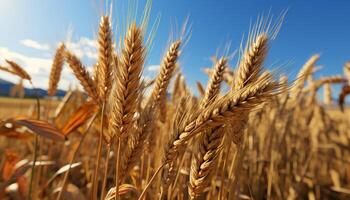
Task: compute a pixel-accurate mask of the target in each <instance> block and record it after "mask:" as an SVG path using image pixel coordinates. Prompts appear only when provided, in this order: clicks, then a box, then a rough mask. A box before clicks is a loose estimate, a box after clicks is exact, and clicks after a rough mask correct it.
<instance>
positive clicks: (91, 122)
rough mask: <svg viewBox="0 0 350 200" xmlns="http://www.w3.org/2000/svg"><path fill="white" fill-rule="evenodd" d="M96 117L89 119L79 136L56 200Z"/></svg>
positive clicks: (63, 188) (65, 183) (60, 194)
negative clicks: (83, 132)
mask: <svg viewBox="0 0 350 200" xmlns="http://www.w3.org/2000/svg"><path fill="white" fill-rule="evenodd" d="M96 116H97V114H94V115H93V117H92V118H91V121H90V122H89V124H88V126H87V128H86V130H85V134H83V136H81V138H80V141H79V144H78V146H77V148H76V149H75V150H74V152H73V156H72V158H71V159H70V161H69V168H68V170H67V172H66V173H65V174H64V178H63V184H62V189H61V190H60V192H59V194H58V196H57V198H56V200H60V199H61V198H62V194H63V191H64V190H65V188H66V186H67V181H68V177H69V173H70V170H71V168H72V164H73V162H74V159H75V157H76V156H77V154H78V152H79V149H80V148H81V146H82V144H83V142H84V140H85V138H86V136H87V134H88V132H89V130H90V128H91V126H92V124H93V123H94V121H95V119H96Z"/></svg>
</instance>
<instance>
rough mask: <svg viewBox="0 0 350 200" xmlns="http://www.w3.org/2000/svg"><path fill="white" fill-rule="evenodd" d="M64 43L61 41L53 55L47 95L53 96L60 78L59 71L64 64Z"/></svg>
mask: <svg viewBox="0 0 350 200" xmlns="http://www.w3.org/2000/svg"><path fill="white" fill-rule="evenodd" d="M65 48H66V47H65V45H64V44H63V43H62V44H60V45H59V47H58V48H57V50H56V54H55V57H54V59H53V63H52V66H51V72H50V79H49V89H48V91H47V92H48V95H50V96H53V95H55V94H56V91H57V86H58V82H59V81H60V78H61V73H62V69H63V64H64V51H65Z"/></svg>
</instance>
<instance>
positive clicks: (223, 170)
mask: <svg viewBox="0 0 350 200" xmlns="http://www.w3.org/2000/svg"><path fill="white" fill-rule="evenodd" d="M231 144H232V142H230V143H229V145H228V146H227V147H226V148H227V150H226V156H225V159H224V164H223V167H222V171H221V186H220V192H219V200H222V198H223V191H224V182H225V171H226V164H227V162H228V159H229V155H230V149H231Z"/></svg>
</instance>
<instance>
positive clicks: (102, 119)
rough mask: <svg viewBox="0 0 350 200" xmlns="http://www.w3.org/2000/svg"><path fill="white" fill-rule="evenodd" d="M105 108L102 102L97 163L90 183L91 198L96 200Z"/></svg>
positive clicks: (104, 103)
mask: <svg viewBox="0 0 350 200" xmlns="http://www.w3.org/2000/svg"><path fill="white" fill-rule="evenodd" d="M105 106H106V102H105V101H103V103H102V110H101V125H100V137H99V139H98V150H97V161H96V166H95V171H94V179H93V182H92V198H91V199H96V198H97V188H98V170H99V168H100V162H101V152H102V137H103V124H104V116H105Z"/></svg>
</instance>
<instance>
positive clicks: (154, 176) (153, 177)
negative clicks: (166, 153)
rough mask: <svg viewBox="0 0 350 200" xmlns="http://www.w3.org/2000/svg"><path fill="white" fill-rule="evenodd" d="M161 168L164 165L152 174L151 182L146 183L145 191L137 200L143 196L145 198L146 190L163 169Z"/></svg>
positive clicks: (140, 199)
mask: <svg viewBox="0 0 350 200" xmlns="http://www.w3.org/2000/svg"><path fill="white" fill-rule="evenodd" d="M163 167H164V164H163V165H161V166H160V167H159V168H158V169H157V171H156V172H155V173H154V174H153V176H152V178H151V180H150V181H149V182H148V183H147V185H146V187H145V189H144V190H143V191H142V193H141V195H140V197H139V198H138V200H142V198H143V196H145V194H146V191H147V189H148V188H149V186H151V184H152V182H153V180H154V179H155V178H156V176H157V174H158V173H159V172H160V170H161V169H163Z"/></svg>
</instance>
